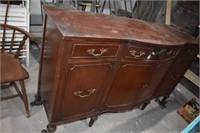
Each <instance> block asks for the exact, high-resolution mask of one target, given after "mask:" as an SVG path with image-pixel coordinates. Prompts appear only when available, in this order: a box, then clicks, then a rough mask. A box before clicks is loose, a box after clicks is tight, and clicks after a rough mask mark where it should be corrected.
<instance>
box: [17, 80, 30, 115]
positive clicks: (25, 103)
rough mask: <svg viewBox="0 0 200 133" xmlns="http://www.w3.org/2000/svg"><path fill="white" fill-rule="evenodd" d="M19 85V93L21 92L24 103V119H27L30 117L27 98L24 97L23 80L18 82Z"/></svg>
mask: <svg viewBox="0 0 200 133" xmlns="http://www.w3.org/2000/svg"><path fill="white" fill-rule="evenodd" d="M19 83H20V85H21V91H22V97H23V98H22V101H23V103H24V106H25V109H26V117H27V118H29V117H30V112H29V108H28V98H27V95H26V88H25V85H24V80H21V81H19Z"/></svg>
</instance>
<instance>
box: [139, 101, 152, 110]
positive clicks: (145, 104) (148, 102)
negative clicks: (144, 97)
mask: <svg viewBox="0 0 200 133" xmlns="http://www.w3.org/2000/svg"><path fill="white" fill-rule="evenodd" d="M148 104H150V101H147V102H145V103H144V104H143V105H142V107H141V108H140V109H141V110H144V109H145V108H146V106H147V105H148Z"/></svg>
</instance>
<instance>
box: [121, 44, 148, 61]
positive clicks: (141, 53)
mask: <svg viewBox="0 0 200 133" xmlns="http://www.w3.org/2000/svg"><path fill="white" fill-rule="evenodd" d="M151 51H152V50H151V48H149V47H143V46H129V47H128V51H127V52H126V55H125V58H133V59H146V58H148V56H149V55H151Z"/></svg>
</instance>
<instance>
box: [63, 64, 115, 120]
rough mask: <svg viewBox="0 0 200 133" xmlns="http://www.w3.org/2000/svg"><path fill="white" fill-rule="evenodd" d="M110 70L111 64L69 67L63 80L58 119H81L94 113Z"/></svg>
mask: <svg viewBox="0 0 200 133" xmlns="http://www.w3.org/2000/svg"><path fill="white" fill-rule="evenodd" d="M111 69H112V65H111V63H96V64H83V65H81V64H76V65H71V66H70V67H69V68H68V71H67V76H66V79H65V80H66V84H65V86H66V87H65V91H64V94H63V95H64V96H63V98H62V103H61V111H60V118H61V119H71V118H74V117H80V118H81V117H84V116H87V115H91V114H93V113H95V112H96V108H97V106H98V104H99V100H100V98H101V96H102V92H103V89H104V87H105V84H106V81H107V79H108V77H109V74H110V72H111Z"/></svg>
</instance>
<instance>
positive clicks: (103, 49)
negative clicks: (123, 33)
mask: <svg viewBox="0 0 200 133" xmlns="http://www.w3.org/2000/svg"><path fill="white" fill-rule="evenodd" d="M95 51H96V49H93V48H92V49H88V50H87V52H88V53H89V54H90V55H93V56H95V57H97V56H101V55H103V54H105V53H106V52H108V50H107V49H105V48H101V49H100V52H101V53H100V54H95V53H94V52H95Z"/></svg>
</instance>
